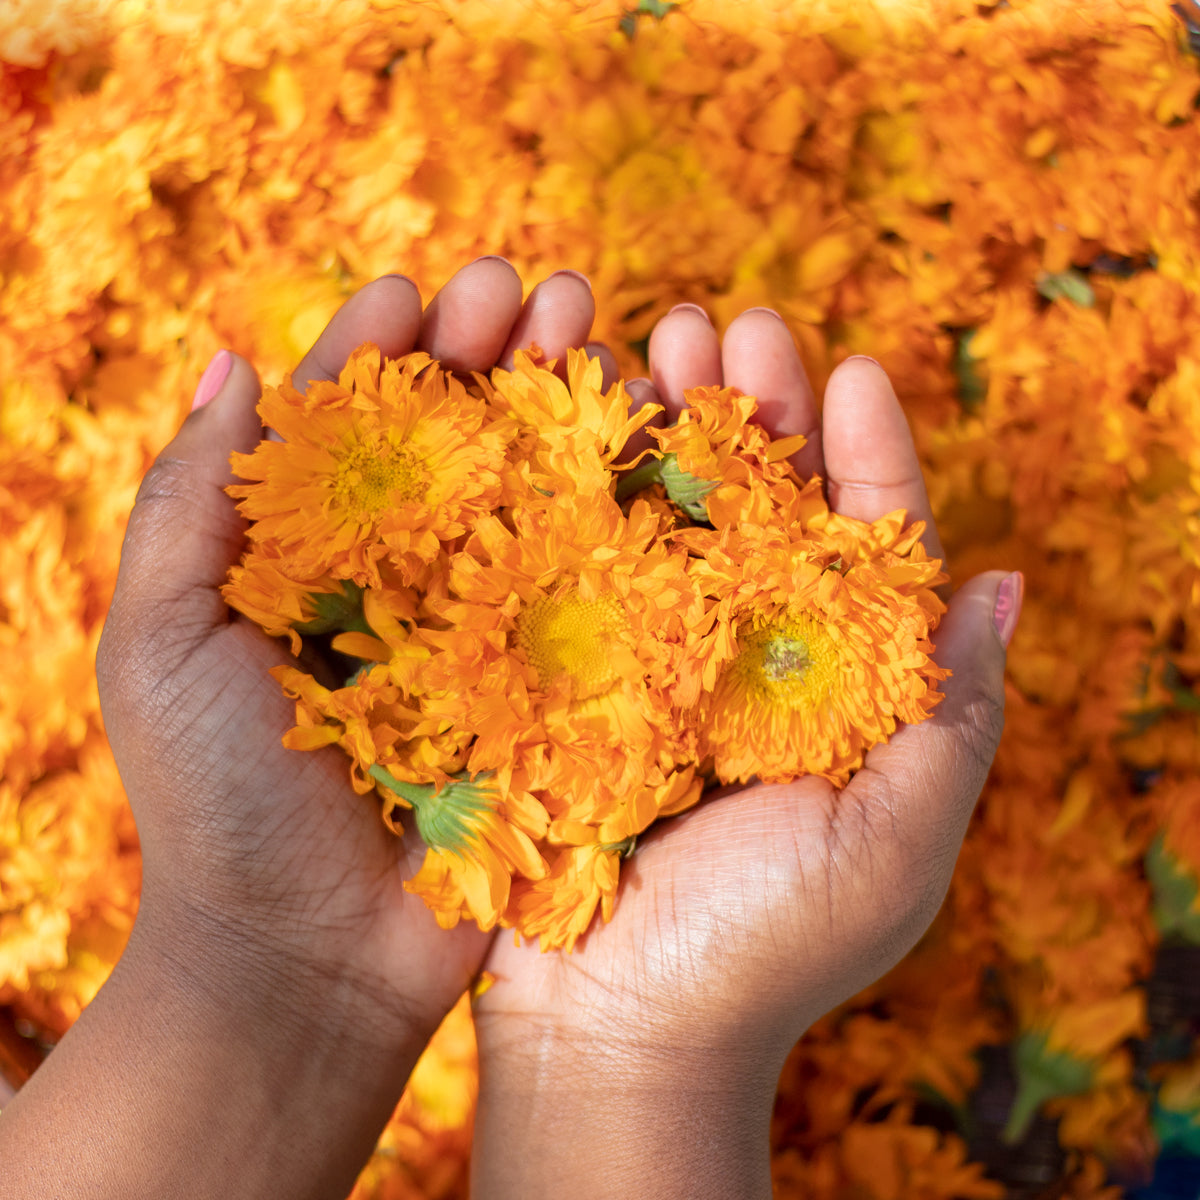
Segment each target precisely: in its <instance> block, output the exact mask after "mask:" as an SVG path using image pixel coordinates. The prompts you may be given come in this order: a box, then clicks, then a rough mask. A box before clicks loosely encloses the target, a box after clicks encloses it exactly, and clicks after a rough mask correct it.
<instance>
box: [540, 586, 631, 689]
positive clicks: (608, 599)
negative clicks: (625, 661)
mask: <svg viewBox="0 0 1200 1200" xmlns="http://www.w3.org/2000/svg"><path fill="white" fill-rule="evenodd" d="M516 626H517V645H519V646H520V647H521V649H522V650H524V651H525V653H526V655H527V656H528V658H529V661H530V663H532V664H533V667H534V669H535V670H536V671H537V675H538V684H539V685H540V686H541V688H542V689H543V690H545V689H548V688H549V687H550V685H551V684H552V683H553V682H554V681H555V680H556V679H558V678H560V677H561V676H563V675H567V676H569V677H570V679H571V683H572V694H573V696H574V697H575V698H576V699H584V698H586V697H589V696H599V695H601V694H602V693H604V692H607V691H608V690H609V689H610V688H611V687H612V686H613V684H615V683H616V682H617V680H618V679H619V678H620V671H619V670H618V668H617V656H616V655H615V654H614V650H615V648H616V645H617V644H618V642H619V641H621V640H623V639H624V637H625V636H626V635H628V633H629V632H630V628H629V618H628V617H627V616H626V615H625V610H624V608H622V606H621V603H620V601H618V600H617V599H616V597H615V596H598V597H597V598H596V599H595V600H584V599H583V598H582V597H581V596H580V595H579V593H578V592H568V593H567V594H566V595H564V596H559V597H554V596H543V597H542V598H541V599H540V600H538V601H537V602H536V603H534V604H530V605H527V606H526V607H525V608H524V609H522V610H521V613H520V615H519V616H518V617H517V621H516Z"/></svg>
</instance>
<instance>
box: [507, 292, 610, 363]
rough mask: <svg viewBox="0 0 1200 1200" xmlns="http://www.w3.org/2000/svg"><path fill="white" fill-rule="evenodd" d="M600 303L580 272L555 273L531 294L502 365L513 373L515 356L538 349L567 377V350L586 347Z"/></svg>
mask: <svg viewBox="0 0 1200 1200" xmlns="http://www.w3.org/2000/svg"><path fill="white" fill-rule="evenodd" d="M595 316H596V301H595V300H594V299H593V298H592V285H591V284H590V283H588V281H587V277H586V276H585V275H581V274H580V273H579V272H578V271H555V272H554V274H553V275H551V276H550V277H549V278H547V279H543V280H542V282H541V283H539V284H538V285H537V287H535V288H534V289H533V291H532V292H530V293H529V299H528V300H526V301H525V303H524V304H523V305H522V306H521V312H520V315H519V316H518V317H517V322H516V324H515V325H514V326H513V327H512V331H511V332H510V333H509V335H508V341H507V342H506V343H505V346H504V350H503V352H502V353H501V355H500V365H501V366H502V367H504V368H505V370H509V371H511V370H512V366H513V354H514V352H515V351H517V350H528V349H529V347H530V346H537V347H538V348H539V349H540V350H541V351H542V353H543V355H545V357H546V358H548V359H550V358H552V359H555V360H556V363H557V365H556V367H555V371H556V373H557V374H559V375H562V376H563V377H564V378H565V377H566V366H567V350H568V349H569V348H570V347H573V346H582V345H583V344H584V342H585V341H587V335H588V334H589V333H590V332H591V331H592V320H593V318H594V317H595Z"/></svg>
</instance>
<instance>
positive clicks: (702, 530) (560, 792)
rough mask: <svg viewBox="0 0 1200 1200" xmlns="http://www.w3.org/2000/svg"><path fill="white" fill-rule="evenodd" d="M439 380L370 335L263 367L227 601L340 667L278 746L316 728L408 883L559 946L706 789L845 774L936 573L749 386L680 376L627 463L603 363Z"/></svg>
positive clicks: (933, 695) (913, 634)
mask: <svg viewBox="0 0 1200 1200" xmlns="http://www.w3.org/2000/svg"><path fill="white" fill-rule="evenodd" d="M552 367H553V364H546V363H542V362H540V361H539V357H538V355H537V353H536V351H532V352H528V353H527V352H518V353H517V356H516V362H515V366H514V369H513V370H511V371H505V370H501V369H496V370H495V371H493V372H492V374H491V377H490V378H485V377H483V376H481V375H476V376H474V377H473V378H472V380H471V381H470V382H463V381H462V380H460V379H458V378H456V377H455V376H453V375H452V374H450V373H448V372H444V371H442V370H441V369H440V368H439V366H438V364H437V363H436V362H434V361H433V360H432V359H431V358H430V357H429V356H428V355H426V354H420V353H417V354H410V355H408V356H406V357H404V358H401V359H398V360H395V361H392V360H385V359H383V358H382V357H381V354H380V352H379V350H378V348H377V347H375V346H371V345H366V346H362V347H360V348H359V349H358V350H357V351H355V352H354V354H353V355H351V357H350V360H349V362H348V363H347V365H346V367H345V369H344V371H343V372H342V374H341V377H340V379H339V380H338V382H337V383H313V384H312V385H311V386H310V387H309V389H308V392H307V394H301V393H300V392H299V391H298V390H296V389H295V388H294V387H293V386H292V385H291V383H290V381H288V382H285V383H284V384H283V385H282V386H281V387H279V388H267V389H266V390H265V392H264V395H263V399H262V402H261V405H260V412H261V414H262V417H263V420H264V423H265V424H266V425H267V426H269V427H270V428H271V429H274V430H275V431H276V432H277V433H278V434H279V435H280V437H281V438H282V440H281V441H265V442H263V443H262V444H261V445H260V446H259V447H258V448H257V449H256V450H255V451H254V452H253V453H252V454H248V455H235V456H234V469H235V471H236V473H237V474H238V475H239V476H240V477H241V478H242V479H244V480H247V481H248V482H246V483H245V484H240V485H238V486H235V487H233V488H231V489H230V491H231V493H232V494H233V495H234V496H235V497H237V498H239V500H240V508H241V511H242V513H243V514H244V515H245V517H246V518H247V519H248V520H249V521H250V527H249V545H248V549H247V552H246V554H245V556H244V557H243V560H242V562H241V564H240V565H239V566H237V567H235V568H234V569H233V571H232V572H231V576H230V581H229V583H228V584H227V585H226V588H225V595H226V599H227V600H228V602H229V604H230V605H231V606H233V607H234V608H236V609H237V610H239V611H240V612H242V613H244V614H246V615H247V616H249V617H250V618H252V619H253V620H254V621H256V622H257V623H258V624H259V625H260V626H261V627H262V628H263V629H264V630H266V631H267V632H268V633H269V634H272V635H276V636H287V637H289V638H290V639H291V644H292V648H293V651H299V650H300V649H301V647H302V644H303V641H304V639H306V638H309V639H321V640H322V641H323V642H325V643H326V645H327V648H328V649H329V650H331V651H332V654H331V655H329V656H328V657H330V658H331V659H333V660H334V661H337V662H341V663H348V664H349V665H348V666H347V674H348V676H349V677H348V678H347V679H346V680H345V683H344V686H341V687H329V686H326V685H325V684H324V683H321V682H319V681H318V680H317V679H316V678H314V676H313V675H311V674H309V673H307V672H306V671H304V670H301V669H300V667H299V666H289V667H281V668H278V669H277V670H276V672H275V674H276V676H277V678H278V679H279V682H280V683H281V685H282V686H283V688H284V689H285V690H286V692H287V693H288V695H290V696H292V697H293V698H294V699H295V700H296V726H295V728H293V729H291V730H290V731H289V732H288V733H287V734H286V736H285V738H284V741H285V744H286V745H288V746H290V747H292V748H294V749H297V750H315V749H318V748H320V747H324V746H328V745H332V744H337V745H339V746H341V747H342V749H343V750H344V751H345V752H346V754H347V755H348V756H349V759H350V767H349V770H350V776H351V780H352V782H353V785H354V787H355V789H356V791H358V792H359V793H361V794H364V795H365V794H369V793H372V792H374V793H376V794H377V795H378V797H379V798H380V801H381V805H382V815H383V820H384V822H385V823H386V824H387V825H388V826H389V828H391V829H392V830H393V831H394V832H396V833H397V834H399V833H400V832H401V830H402V824H401V821H402V818H403V816H404V814H405V813H407V812H408V811H410V810H411V812H412V814H413V817H414V818H415V822H416V827H417V830H418V831H419V833H420V835H421V837H422V838H423V839H424V841H425V842H426V844H427V846H428V853H427V855H426V858H425V862H424V865H423V866H422V868H421V870H420V871H419V872H418V873H417V875H416V876H415V877H414V878H413V879H412V880H410V881H408V883H407V884H406V887H407V888H408V889H409V890H410V891H411V892H414V893H416V894H417V895H419V896H421V897H422V899H423V900H424V901H425V903H426V904H427V905H429V907H430V908H431V909H432V910H433V911H434V913H435V914H436V915H437V918H438V921H439V922H440V923H441V924H442V925H443V926H446V927H447V928H449V927H452V926H454V925H455V924H457V922H458V921H459V920H460V919H461V918H462V917H464V916H465V917H470V918H471V919H473V920H474V921H476V922H477V923H478V925H479V926H480V927H481V928H483V929H491V928H493V927H495V926H496V925H497V924H499V925H502V926H506V927H512V928H514V929H515V930H516V931H517V933H518V934H519V935H522V936H524V937H527V938H530V939H532V938H534V937H536V938H538V940H539V942H540V945H541V948H542V949H543V950H547V949H552V948H558V947H565V948H567V949H570V948H571V947H572V946H573V945H574V943H575V941H576V939H577V938H578V937H579V936H580V935H581V934H582V933H583V932H584V931H585V930H586V929H587V927H588V925H589V924H590V922H591V920H592V918H593V916H594V914H595V911H596V908H597V906H599V907H600V909H601V912H602V914H603V916H604V919H605V920H608V918H609V917H610V916H611V914H612V910H613V904H614V901H615V897H616V891H617V882H618V874H619V869H620V864H621V860H622V857H623V856H625V855H627V854H628V852H629V851H630V850H631V848H632V847H633V844H634V841H635V839H636V838H637V837H638V835H639V834H641V833H642V832H643V831H645V830H646V829H647V828H648V827H649V826H650V825H651V824H653V822H654V821H656V820H657V819H658V818H660V817H668V816H671V815H674V814H676V813H680V812H682V811H684V810H685V809H687V808H689V807H690V806H692V805H694V804H695V803H696V802H697V800H698V799H699V798H700V795H701V792H702V790H703V788H704V787H705V785H706V784H709V783H717V782H719V783H733V782H742V783H744V782H746V781H748V780H750V779H752V778H759V779H763V780H787V779H791V778H795V777H796V776H799V775H802V774H806V773H810V774H818V775H822V776H824V777H825V778H827V779H830V780H832V781H833V782H835V783H839V784H840V783H844V782H845V781H846V780H847V779H848V777H849V775H850V773H851V772H852V771H854V770H855V769H856V768H857V767H858V766H859V765H860V764H861V762H862V759H863V755H864V754H865V752H866V751H867V750H868V749H869V748H870V747H871V746H872V745H874V744H875V743H877V742H879V741H882V740H884V739H886V738H887V737H888V736H889V735H890V734H891V733H892V732H893V731H894V729H895V727H896V723H897V721H905V722H909V723H912V722H917V721H920V720H923V719H924V718H925V717H926V716H928V715H929V713H930V711H931V710H932V708H933V706H934V705H935V704H936V703H937V701H938V700H939V699H940V698H941V696H940V693H939V692H938V690H937V686H938V681H939V680H940V679H941V678H943V677H944V672H942V671H941V670H940V669H939V668H938V667H937V666H936V665H935V664H934V663H933V661H932V660H931V658H930V643H929V634H930V631H931V630H932V629H933V628H934V627H935V626H936V624H937V621H938V619H939V617H940V615H941V613H942V611H943V605H942V603H941V601H940V600H939V599H938V597H937V596H936V595H935V594H934V592H933V590H932V589H933V588H934V587H935V586H936V585H937V584H938V583H940V582H941V581H942V580H943V579H944V576H943V575H942V574H941V571H940V568H941V564H940V562H938V561H937V560H935V559H930V558H928V557H927V556H926V554H925V552H924V550H923V548H922V545H921V542H920V535H921V532H922V527H921V525H920V523H917V524H914V525H912V526H911V527H909V528H905V518H904V513H902V512H897V513H892V514H890V515H889V516H887V517H884V518H883V519H881V520H878V521H875V522H874V523H871V524H866V523H864V522H861V521H856V520H853V519H851V518H847V517H844V516H840V515H839V514H837V513H834V512H831V511H830V509H829V507H828V505H827V504H826V502H825V498H824V495H823V491H822V481H821V480H820V479H819V478H813V479H811V480H809V481H807V482H803V481H801V480H799V479H798V478H797V477H796V475H795V473H794V472H793V470H792V468H791V467H790V465H789V464H788V457H789V455H791V454H793V453H794V452H795V451H796V450H797V449H799V447H800V446H801V445H802V444H803V438H799V437H797V438H787V439H782V440H779V441H774V442H772V441H771V440H770V439H769V438H768V437H767V436H766V434H765V433H764V432H763V431H762V430H761V429H760V428H758V427H757V426H756V425H754V424H753V423H752V421H753V417H754V413H755V407H756V405H755V400H754V398H753V397H750V396H745V395H742V394H740V393H739V392H737V391H736V390H735V389H732V388H724V389H722V388H714V387H708V388H697V389H695V390H693V391H691V392H689V393H688V395H687V400H688V403H689V407H688V408H687V409H686V410H685V411H684V413H683V414H682V415H681V417H680V418H679V420H678V422H677V423H676V424H675V425H674V426H672V427H671V428H668V429H655V428H651V429H649V433H650V435H651V437H652V438H653V439H654V442H655V443H657V448H656V449H651V450H649V451H646V452H644V453H643V455H642V456H640V461H638V462H632V463H628V464H626V463H621V462H619V461H618V460H619V459H620V458H621V456H622V453H623V451H624V449H625V445H626V442H627V440H628V439H629V438H630V436H631V435H632V434H633V433H634V432H635V431H637V430H639V429H641V428H643V427H644V426H647V422H649V421H650V420H651V418H652V417H653V416H654V415H655V413H656V412H657V411H658V410H657V409H656V408H655V407H654V406H646V407H643V408H641V409H640V410H639V411H637V412H635V413H633V414H630V412H629V399H628V397H627V395H626V393H625V389H624V386H623V385H622V384H621V383H617V384H615V385H613V386H612V387H610V388H608V389H607V390H606V389H605V388H604V386H603V382H602V373H601V368H600V365H599V363H598V362H595V361H590V360H589V359H588V358H587V357H586V356H585V355H584V354H583V353H582V352H570V353H569V354H568V358H567V364H566V372H565V374H566V379H565V381H564V380H563V379H561V378H559V376H557V375H556V374H555V373H554V371H553V370H552V369H551V368H552Z"/></svg>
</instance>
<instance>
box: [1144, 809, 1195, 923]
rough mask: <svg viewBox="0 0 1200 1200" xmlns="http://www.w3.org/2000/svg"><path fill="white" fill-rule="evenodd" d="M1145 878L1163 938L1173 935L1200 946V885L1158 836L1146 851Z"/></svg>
mask: <svg viewBox="0 0 1200 1200" xmlns="http://www.w3.org/2000/svg"><path fill="white" fill-rule="evenodd" d="M1146 878H1147V879H1149V880H1150V887H1151V888H1152V889H1153V892H1154V906H1153V909H1152V912H1153V915H1154V923H1155V925H1157V926H1158V930H1159V932H1160V933H1161V934H1162V935H1163V936H1164V937H1169V936H1171V935H1172V934H1173V935H1175V936H1176V937H1180V938H1182V939H1183V940H1184V941H1186V942H1191V943H1192V945H1194V946H1200V907H1198V906H1197V903H1196V898H1197V894H1198V893H1200V884H1198V883H1197V880H1196V877H1195V875H1193V874H1192V872H1191V871H1189V870H1188V868H1187V866H1186V865H1185V864H1184V863H1181V862H1180V861H1179V860H1178V859H1177V858H1176V857H1175V856H1174V855H1173V854H1171V853H1170V852H1169V851H1168V850H1167V848H1166V846H1165V845H1164V844H1163V835H1162V834H1161V833H1160V834H1159V835H1158V837H1156V838H1155V839H1154V841H1153V842H1151V844H1150V849H1149V850H1147V851H1146Z"/></svg>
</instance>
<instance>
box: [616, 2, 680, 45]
mask: <svg viewBox="0 0 1200 1200" xmlns="http://www.w3.org/2000/svg"><path fill="white" fill-rule="evenodd" d="M678 7H679V5H678V4H675V3H672V2H671V0H638V6H637V8H631V9H630V10H629V11H628V12H626V13H625V15H624V16H623V17H622V18H621V21H620V29H621V32H622V33H623V34H624V35H625V36H626V37H627V38H629V39H630V41H632V40H633V39H634V38H635V37H636V36H637V23H638V17H653V18H654V19H655V20H656V21H661V20H662V19H663V17H665V16H666V15H667V13H669V12H671V11H673V10H674V9H676V8H678Z"/></svg>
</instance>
